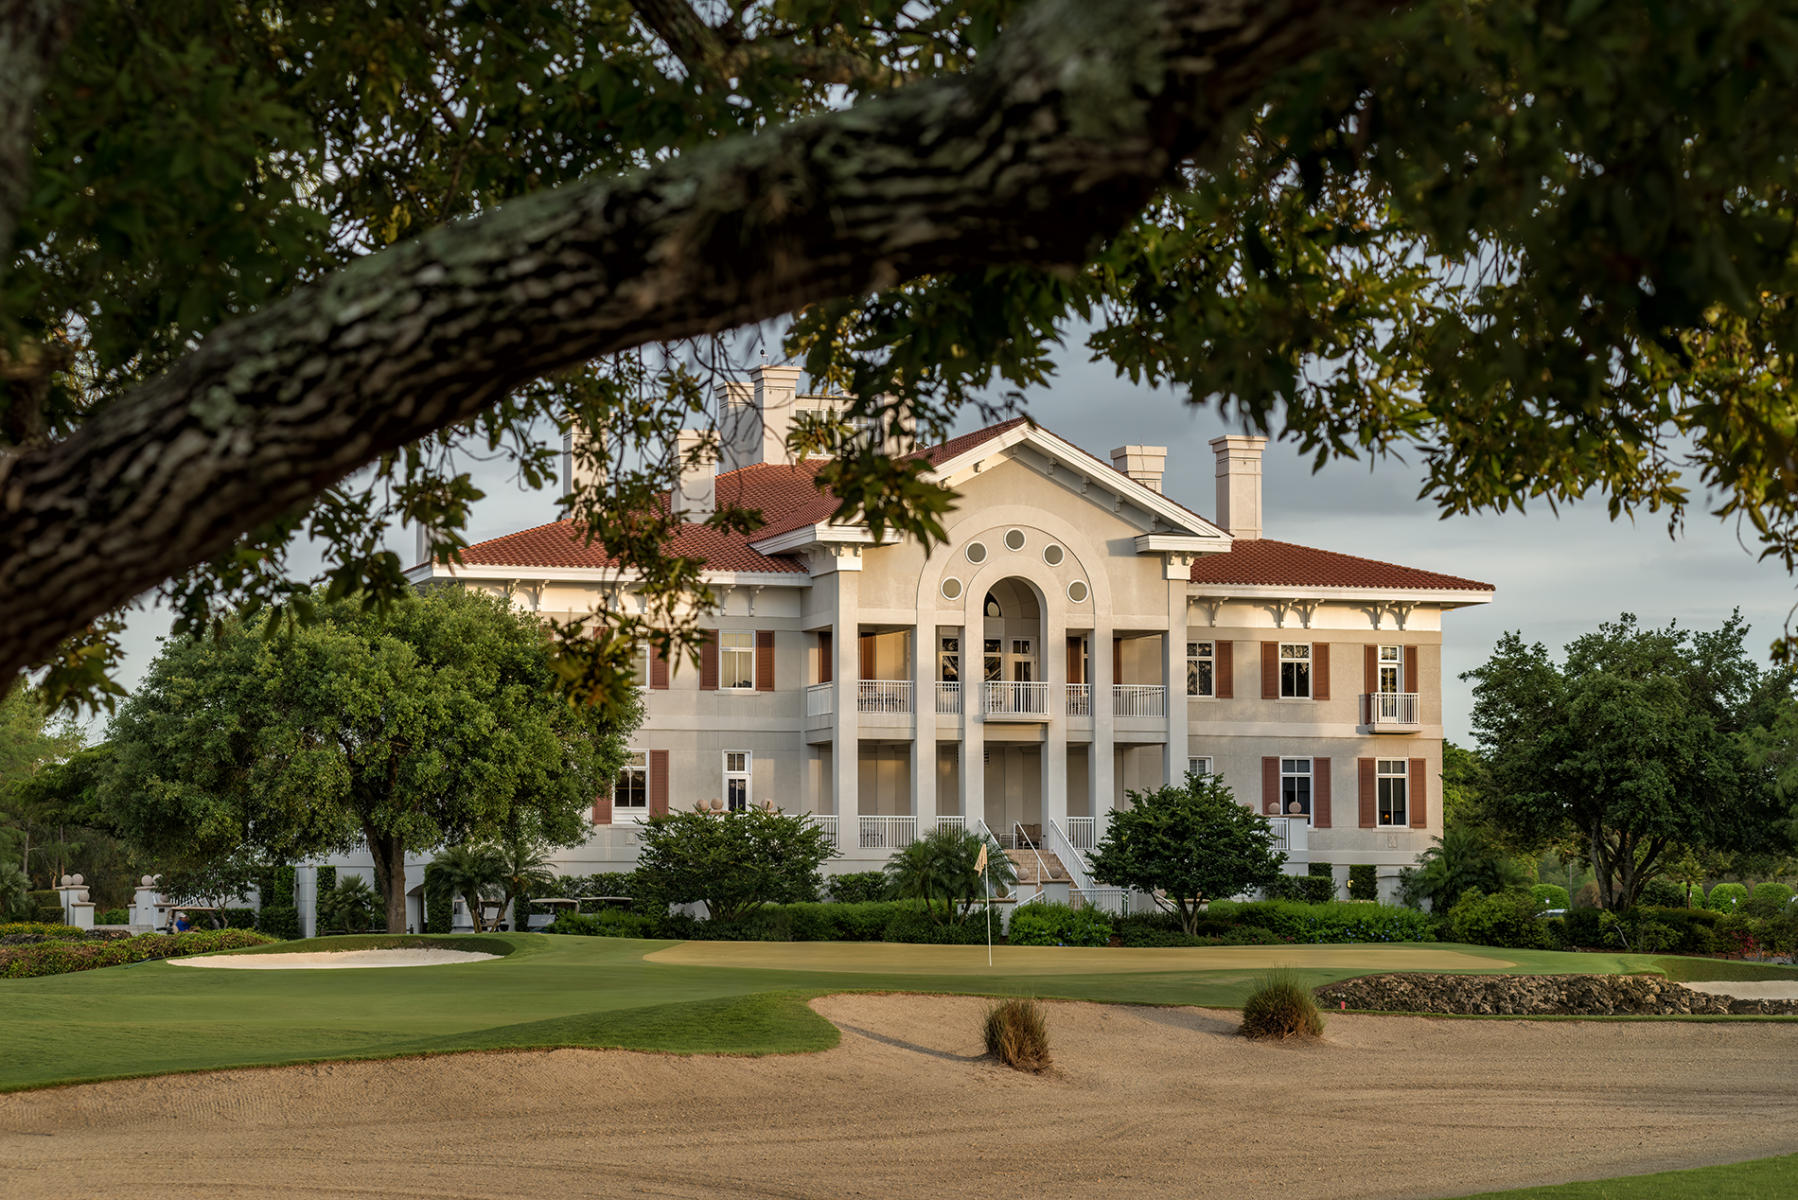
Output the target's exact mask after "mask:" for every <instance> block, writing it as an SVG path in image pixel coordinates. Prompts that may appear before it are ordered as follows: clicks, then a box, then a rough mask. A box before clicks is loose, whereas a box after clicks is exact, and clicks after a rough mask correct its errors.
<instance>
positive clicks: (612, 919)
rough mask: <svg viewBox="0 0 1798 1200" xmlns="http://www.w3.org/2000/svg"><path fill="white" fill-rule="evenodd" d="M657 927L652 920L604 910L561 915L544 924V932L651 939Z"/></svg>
mask: <svg viewBox="0 0 1798 1200" xmlns="http://www.w3.org/2000/svg"><path fill="white" fill-rule="evenodd" d="M658 925H659V922H658V921H657V920H656V919H655V918H654V917H645V916H642V915H640V914H638V913H633V912H623V911H620V910H618V909H607V910H606V911H605V912H599V913H562V914H561V915H560V916H558V917H557V918H556V919H555V920H553V921H551V922H550V923H549V924H548V925H545V926H544V927H543V932H544V933H559V934H573V935H575V936H577V937H621V938H652V937H655V936H657V934H658V929H657V926H658Z"/></svg>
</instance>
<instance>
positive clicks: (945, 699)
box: [936, 679, 961, 717]
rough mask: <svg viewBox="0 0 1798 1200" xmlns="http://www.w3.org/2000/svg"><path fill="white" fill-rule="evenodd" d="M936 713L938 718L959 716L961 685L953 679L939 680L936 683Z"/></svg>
mask: <svg viewBox="0 0 1798 1200" xmlns="http://www.w3.org/2000/svg"><path fill="white" fill-rule="evenodd" d="M936 711H937V715H938V716H944V717H959V716H960V715H961V683H960V681H959V680H955V679H939V680H937V681H936Z"/></svg>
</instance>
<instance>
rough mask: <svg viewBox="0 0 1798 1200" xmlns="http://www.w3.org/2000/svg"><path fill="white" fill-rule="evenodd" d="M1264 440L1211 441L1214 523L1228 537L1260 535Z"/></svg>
mask: <svg viewBox="0 0 1798 1200" xmlns="http://www.w3.org/2000/svg"><path fill="white" fill-rule="evenodd" d="M1266 447H1267V439H1266V438H1264V437H1249V436H1247V435H1244V434H1228V435H1226V436H1224V437H1217V438H1212V439H1211V449H1212V450H1213V451H1215V452H1216V454H1217V523H1218V524H1219V525H1222V526H1223V527H1224V529H1225V530H1226V531H1228V533H1229V534H1230V536H1231V537H1236V538H1243V539H1244V540H1249V539H1253V538H1259V537H1260V536H1261V451H1262V450H1263V449H1265V448H1266Z"/></svg>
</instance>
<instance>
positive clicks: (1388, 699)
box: [1361, 692, 1418, 725]
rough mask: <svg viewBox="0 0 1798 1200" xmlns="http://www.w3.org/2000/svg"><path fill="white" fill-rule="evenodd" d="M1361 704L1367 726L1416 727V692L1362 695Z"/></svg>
mask: <svg viewBox="0 0 1798 1200" xmlns="http://www.w3.org/2000/svg"><path fill="white" fill-rule="evenodd" d="M1361 703H1362V705H1363V708H1364V711H1365V713H1366V717H1367V719H1366V721H1365V722H1364V723H1365V724H1368V725H1416V724H1417V723H1418V721H1417V693H1416V692H1370V693H1364V694H1363V695H1362V697H1361Z"/></svg>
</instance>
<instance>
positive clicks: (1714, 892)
mask: <svg viewBox="0 0 1798 1200" xmlns="http://www.w3.org/2000/svg"><path fill="white" fill-rule="evenodd" d="M1747 899H1748V889H1747V888H1745V887H1743V886H1742V885H1741V884H1739V883H1719V884H1718V885H1717V886H1716V887H1714V888H1712V889H1711V891H1710V895H1708V896H1706V897H1705V898H1704V906H1705V907H1706V908H1708V909H1710V910H1711V911H1712V912H1722V913H1726V912H1734V911H1735V910H1736V909H1737V907H1739V906H1740V905H1741V904H1742V902H1743V901H1745V900H1747Z"/></svg>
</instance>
